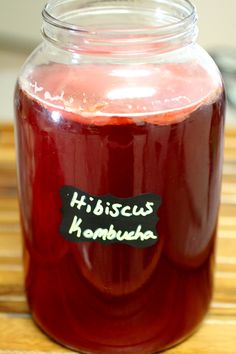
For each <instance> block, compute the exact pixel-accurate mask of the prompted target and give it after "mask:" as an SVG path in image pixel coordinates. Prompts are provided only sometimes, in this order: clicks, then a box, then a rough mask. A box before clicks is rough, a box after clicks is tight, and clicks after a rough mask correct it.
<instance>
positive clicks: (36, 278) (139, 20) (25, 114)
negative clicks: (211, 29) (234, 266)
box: [15, 0, 225, 354]
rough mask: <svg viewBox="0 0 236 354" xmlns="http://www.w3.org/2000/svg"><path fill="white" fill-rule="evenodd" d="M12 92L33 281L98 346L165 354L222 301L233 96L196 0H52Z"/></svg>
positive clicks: (48, 307)
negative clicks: (218, 254) (228, 119)
mask: <svg viewBox="0 0 236 354" xmlns="http://www.w3.org/2000/svg"><path fill="white" fill-rule="evenodd" d="M43 19H44V22H43V28H42V33H43V37H44V41H43V43H42V44H41V45H40V46H39V47H38V48H37V49H36V50H35V51H34V52H33V54H32V55H31V56H30V58H29V59H28V60H27V62H26V63H25V65H24V67H23V69H22V71H21V73H20V76H19V79H18V83H17V87H16V93H15V111H16V137H17V153H18V179H19V200H20V210H21V224H22V232H23V240H24V265H25V286H26V293H27V297H28V302H29V305H30V309H31V312H32V315H33V318H34V320H35V321H36V323H37V324H38V325H39V326H40V327H41V328H42V329H43V330H44V331H45V332H46V333H48V335H49V336H51V337H52V338H54V339H55V340H56V341H58V342H60V343H62V344H63V345H65V346H68V347H70V348H73V349H75V350H80V351H82V352H87V353H88V352H89V353H102V354H105V353H108V354H111V353H122V354H124V353H139V354H141V353H154V352H157V351H160V350H163V349H166V348H168V347H170V346H173V345H175V344H177V343H178V342H180V341H182V340H183V339H185V338H186V337H187V336H189V335H190V334H191V333H192V332H193V331H194V330H195V329H196V328H197V327H198V325H199V324H200V322H201V321H202V319H203V317H204V315H205V314H206V312H207V309H208V307H209V303H210V300H211V297H212V288H213V269H214V249H215V239H216V228H217V218H218V209H219V199H220V185H221V172H222V160H223V129H224V108H225V101H224V90H223V85H222V80H221V77H220V74H219V71H218V69H217V67H216V65H215V64H214V62H213V61H212V59H211V58H210V56H209V55H208V54H207V53H206V52H205V51H204V50H203V49H202V48H200V47H199V46H198V45H197V44H196V37H197V25H196V11H195V8H194V7H193V6H192V5H191V4H190V3H189V2H188V1H185V0H177V1H171V0H165V1H164V0H156V1H151V0H147V1H145V2H143V1H141V0H140V1H139V0H137V1H131V0H126V1H124V0H121V1H105V0H104V1H92V0H86V1H85V0H82V1H81V0H80V1H78V0H71V1H66V0H62V1H49V3H48V4H47V5H46V7H45V9H44V11H43Z"/></svg>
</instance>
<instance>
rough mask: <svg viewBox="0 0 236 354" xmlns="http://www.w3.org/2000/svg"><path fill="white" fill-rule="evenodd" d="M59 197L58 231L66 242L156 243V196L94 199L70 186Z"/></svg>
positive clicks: (159, 199) (158, 197) (140, 245)
mask: <svg viewBox="0 0 236 354" xmlns="http://www.w3.org/2000/svg"><path fill="white" fill-rule="evenodd" d="M60 194H61V198H62V215H63V217H62V222H61V226H60V232H61V234H62V235H63V236H64V238H65V239H67V240H69V241H72V242H92V241H93V242H94V241H95V242H101V243H103V244H112V243H124V244H127V245H130V246H133V247H149V246H152V245H154V244H156V243H157V242H158V239H159V236H158V234H157V222H158V216H157V211H158V208H159V206H160V204H161V197H160V196H158V195H155V194H142V195H138V196H136V197H133V198H117V197H114V196H112V195H104V196H95V195H90V194H88V193H85V192H83V191H81V190H80V189H78V188H75V187H71V186H64V187H62V188H61V190H60Z"/></svg>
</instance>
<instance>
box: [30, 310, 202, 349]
mask: <svg viewBox="0 0 236 354" xmlns="http://www.w3.org/2000/svg"><path fill="white" fill-rule="evenodd" d="M204 318H205V316H204V317H203V319H202V320H201V321H200V322H199V323H198V324H197V325H196V326H195V327H194V328H193V329H192V330H190V331H189V333H188V334H186V335H185V336H183V337H182V338H181V339H178V340H176V341H174V342H173V343H170V344H167V345H166V346H164V347H160V348H158V346H156V347H157V348H154V347H155V346H154V345H151V344H149V345H148V342H147V345H146V347H147V349H144V348H143V344H140V345H135V346H129V347H105V346H101V345H99V344H98V343H91V347H93V348H99V346H100V348H99V349H88V348H83V346H81V347H80V348H78V347H75V346H73V345H71V344H69V343H66V342H64V341H63V340H60V339H58V338H57V336H55V335H54V334H52V333H50V331H48V330H46V329H45V328H44V326H43V325H42V324H41V323H40V321H38V320H37V318H35V316H34V315H32V319H33V322H34V323H35V325H36V326H37V327H38V328H39V330H41V331H42V332H43V333H44V334H45V335H46V336H47V337H49V338H50V339H51V340H52V341H53V342H55V343H56V344H59V345H61V346H62V347H64V348H67V349H70V350H72V351H73V352H77V353H79V354H130V353H132V354H135V353H136V354H158V353H162V352H165V351H166V350H169V349H171V348H174V347H176V346H178V345H180V344H181V343H183V342H185V341H186V340H187V339H188V338H190V337H192V336H193V335H194V334H195V333H196V332H197V331H198V330H199V329H200V327H201V325H202V322H203V320H204ZM141 345H142V349H141V348H139V347H140V346H141ZM148 347H149V348H150V349H148ZM151 347H152V349H151Z"/></svg>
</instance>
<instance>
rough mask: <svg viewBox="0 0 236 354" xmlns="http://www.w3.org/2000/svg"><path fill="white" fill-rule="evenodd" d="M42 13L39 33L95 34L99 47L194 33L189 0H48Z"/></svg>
mask: <svg viewBox="0 0 236 354" xmlns="http://www.w3.org/2000/svg"><path fill="white" fill-rule="evenodd" d="M42 16H43V19H44V26H43V35H44V36H45V37H46V38H47V39H49V40H50V41H51V42H54V43H55V42H57V43H59V41H60V40H61V38H62V36H60V39H59V36H58V31H64V36H65V33H66V32H67V33H70V39H71V38H72V37H73V38H75V37H77V39H78V37H83V38H87V40H88V41H90V40H92V41H94V39H95V38H96V43H97V45H98V46H99V47H100V48H101V47H102V45H104V43H105V41H111V40H112V45H115V46H118V45H122V47H123V48H124V46H126V45H130V43H132V44H134V43H136V44H141V43H143V44H144V43H145V44H147V43H149V44H151V43H154V42H155V43H157V42H158V43H161V42H163V43H164V42H165V43H166V44H167V42H170V41H171V42H173V41H175V42H176V40H177V41H178V42H181V41H182V44H184V43H183V42H188V43H189V42H192V41H193V39H195V37H196V33H197V31H196V22H197V13H196V9H195V6H194V5H192V3H191V2H190V1H189V0H174V1H173V0H146V1H145V2H144V1H142V0H135V1H134V0H119V1H117V0H116V1H114V0H48V3H47V4H46V6H45V8H44V10H43V12H42ZM56 32H57V33H56ZM67 39H68V38H67ZM186 39H187V41H186ZM75 44H76V43H73V48H74V49H75V48H76V45H75ZM77 44H78V41H77ZM107 44H108V43H107ZM80 45H81V43H80ZM109 45H111V42H110V43H109ZM164 47H166V46H164ZM164 47H163V48H164Z"/></svg>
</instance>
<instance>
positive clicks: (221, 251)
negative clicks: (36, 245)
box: [0, 125, 236, 354]
mask: <svg viewBox="0 0 236 354" xmlns="http://www.w3.org/2000/svg"><path fill="white" fill-rule="evenodd" d="M3 353H4V354H8V353H9V354H20V353H28V354H33V353H34V354H36V353H37V354H42V353H72V351H70V350H67V349H65V348H62V347H60V346H59V345H57V344H55V343H54V342H53V341H51V340H50V339H48V338H47V337H46V336H45V335H44V334H43V333H42V332H41V331H40V330H39V329H38V328H37V327H36V326H35V325H34V323H33V322H32V319H31V317H30V314H29V311H28V307H27V304H26V299H25V295H24V290H23V277H22V262H21V234H20V227H19V216H18V204H17V189H16V172H15V150H14V137H13V129H12V126H10V125H1V126H0V354H3ZM166 353H168V354H235V353H236V128H228V129H227V131H226V145H225V164H224V177H223V190H222V205H221V210H220V220H219V238H218V252H217V267H216V272H215V293H214V299H213V302H212V305H211V310H210V312H209V314H208V316H207V317H206V319H205V321H204V323H203V325H202V326H201V328H200V330H199V331H198V332H197V333H196V334H195V335H194V336H192V337H191V338H190V339H189V340H187V341H186V342H184V343H183V344H181V345H179V346H177V347H176V348H174V349H171V350H169V351H167V352H166Z"/></svg>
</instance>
